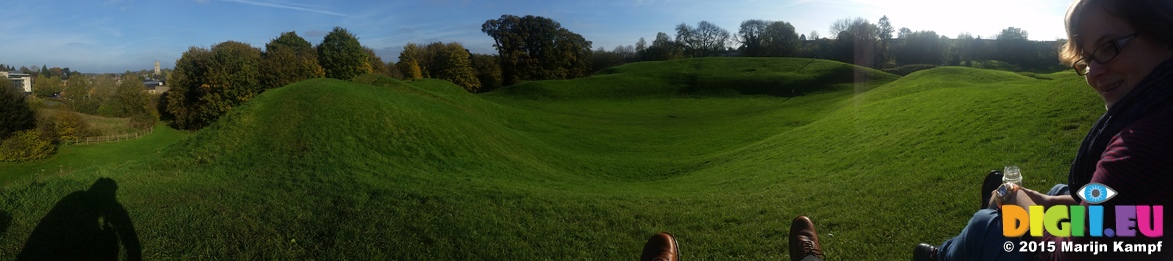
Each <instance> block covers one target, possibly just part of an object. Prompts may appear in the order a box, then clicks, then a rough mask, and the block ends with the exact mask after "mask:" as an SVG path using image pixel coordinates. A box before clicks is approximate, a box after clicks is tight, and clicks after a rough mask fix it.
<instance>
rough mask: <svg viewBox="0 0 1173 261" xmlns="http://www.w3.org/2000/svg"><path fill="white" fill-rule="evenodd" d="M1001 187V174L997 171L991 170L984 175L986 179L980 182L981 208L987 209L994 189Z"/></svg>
mask: <svg viewBox="0 0 1173 261" xmlns="http://www.w3.org/2000/svg"><path fill="white" fill-rule="evenodd" d="M1001 185H1002V172H1001V171H998V170H991V171H990V173H989V174H986V178H985V179H984V180H982V191H981V192H982V204H981V206H982V207H981V208H989V204H990V197H991V196H993V194H994V193H993V192H994V190H995V189H998V186H1001Z"/></svg>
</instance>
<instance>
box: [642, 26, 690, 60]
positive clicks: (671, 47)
mask: <svg viewBox="0 0 1173 261" xmlns="http://www.w3.org/2000/svg"><path fill="white" fill-rule="evenodd" d="M683 57H684V54H683V51H681V49H680V45H679V44H677V43H676V42H675V41H672V39H671V38H668V34H666V33H664V32H658V33H656V39H655V40H652V45H651V46H648V49H647V50H646V51H644V57H643V59H644V60H645V61H667V60H672V59H680V58H683Z"/></svg>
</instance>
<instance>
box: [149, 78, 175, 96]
mask: <svg viewBox="0 0 1173 261" xmlns="http://www.w3.org/2000/svg"><path fill="white" fill-rule="evenodd" d="M143 88H145V89H146V91H147V92H148V93H150V94H163V93H164V92H167V91H168V90H170V89H171V87H167V86H166V85H163V82H160V81H155V80H150V79H148V80H147V81H143Z"/></svg>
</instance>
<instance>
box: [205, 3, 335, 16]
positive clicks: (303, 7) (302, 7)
mask: <svg viewBox="0 0 1173 261" xmlns="http://www.w3.org/2000/svg"><path fill="white" fill-rule="evenodd" d="M198 1H199V0H197V2H198ZM204 1H207V0H204ZM220 1H224V2H233V3H238V4H246V5H253V6H261V7H273V8H281V9H289V10H297V11H306V12H313V13H319V14H327V15H333V16H342V17H350V16H349V15H346V14H341V13H337V12H331V11H326V10H319V8H316V7H312V6H308V5H300V4H292V3H281V2H276V1H273V2H265V1H254V0H220Z"/></svg>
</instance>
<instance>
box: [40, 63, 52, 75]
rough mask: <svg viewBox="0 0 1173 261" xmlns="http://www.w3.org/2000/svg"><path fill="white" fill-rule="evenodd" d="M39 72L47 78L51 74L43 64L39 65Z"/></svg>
mask: <svg viewBox="0 0 1173 261" xmlns="http://www.w3.org/2000/svg"><path fill="white" fill-rule="evenodd" d="M40 73H41V75H44V76H45V78H49V77H51V76H52V75H49V67H47V66H45V65H44V64H42V65H41V72H40Z"/></svg>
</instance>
